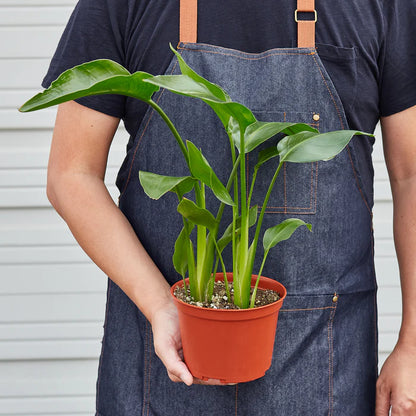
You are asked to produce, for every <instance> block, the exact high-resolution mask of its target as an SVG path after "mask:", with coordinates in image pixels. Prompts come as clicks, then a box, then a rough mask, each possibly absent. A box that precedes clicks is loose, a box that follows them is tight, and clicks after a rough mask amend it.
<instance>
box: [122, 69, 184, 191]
mask: <svg viewBox="0 0 416 416" xmlns="http://www.w3.org/2000/svg"><path fill="white" fill-rule="evenodd" d="M177 64H178V61H176V62H175V65H174V66H173V68H172V71H171V75H172V74H173V72H174V71H175V69H176V66H177ZM164 92H165V90H162V91H161V93H160V95H159V97H158V98H157V100H156V103H157V104H159V101H160V100H161V99H162V96H163V93H164ZM154 114H155V110H152V112H151V114H150V115H149V118H148V119H147V123H146V126H145V127H144V129H143V131H142V134H141V135H140V138H139V140H138V142H137V145H136V148H135V149H134V153H133V159H132V161H131V163H130V169H129V174H128V176H127V180H126V184H125V185H124V188H123V191H122V192H121V193H120V196H119V198H121V197H122V196H123V194H124V192H125V191H126V189H127V185H128V184H129V182H130V178H131V173H132V170H133V164H134V160H135V159H136V154H137V151H138V149H139V146H140V143H141V141H142V139H143V136H144V135H145V133H146V131H147V128H148V126H149V124H150V121H151V120H152V118H153V115H154Z"/></svg>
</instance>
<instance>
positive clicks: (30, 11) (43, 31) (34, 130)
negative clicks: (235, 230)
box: [0, 0, 401, 416]
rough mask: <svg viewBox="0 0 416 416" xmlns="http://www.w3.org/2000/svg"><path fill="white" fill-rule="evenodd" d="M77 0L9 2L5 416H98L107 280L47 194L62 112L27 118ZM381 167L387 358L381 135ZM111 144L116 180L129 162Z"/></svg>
mask: <svg viewBox="0 0 416 416" xmlns="http://www.w3.org/2000/svg"><path fill="white" fill-rule="evenodd" d="M75 3H76V1H75V0H0V75H1V76H0V90H1V91H0V415H66V416H71V415H77V416H84V415H92V414H93V413H94V408H95V407H94V406H95V397H94V395H95V382H96V373H97V366H98V357H99V353H100V348H101V337H102V328H103V320H104V312H105V297H106V296H105V291H106V279H107V278H106V276H104V274H103V273H102V272H100V271H99V270H98V269H97V268H96V267H95V266H94V265H93V264H92V263H91V261H90V260H89V259H88V257H87V256H86V255H85V254H84V253H83V252H82V250H81V249H80V248H79V247H78V246H77V244H76V242H75V240H74V239H73V237H72V236H71V234H70V232H69V231H68V230H67V229H66V226H65V224H64V222H63V221H62V220H61V219H60V218H59V217H58V215H57V214H56V213H55V212H54V211H53V210H52V208H51V207H50V206H49V203H48V201H47V198H46V195H45V184H46V166H47V158H48V148H49V144H50V138H51V133H52V125H53V122H54V117H55V109H49V110H43V111H41V112H36V113H31V114H20V113H18V112H17V110H16V108H17V107H18V106H19V105H21V104H22V103H23V102H24V101H26V99H28V98H29V97H31V96H32V95H33V94H35V93H36V92H37V91H39V89H40V82H41V80H42V78H43V75H44V74H45V72H46V70H47V67H48V63H49V60H50V57H51V56H52V54H53V52H54V50H55V48H56V45H57V43H58V40H59V37H60V34H61V32H62V30H63V27H64V25H65V23H66V21H67V19H68V17H69V15H70V13H71V10H72V8H73V7H74V5H75ZM377 136H378V137H377V144H376V148H375V152H374V162H375V171H376V183H375V193H376V206H375V209H374V218H375V235H376V268H377V272H378V279H379V285H380V289H379V312H380V320H379V325H380V359H381V361H383V360H384V359H385V357H386V355H387V354H388V352H389V351H390V350H391V349H392V348H393V346H394V343H395V340H396V338H397V329H398V327H399V324H400V311H401V302H400V290H399V285H398V270H397V264H396V259H395V257H394V247H393V241H392V230H391V229H392V226H391V215H392V204H391V194H390V188H389V184H388V180H387V172H386V169H385V167H384V162H383V156H382V149H381V141H380V134H379V132H378V134H377ZM126 141H127V137H126V133H125V131H123V130H120V131H119V132H118V134H117V136H116V139H115V141H114V145H113V146H112V150H111V155H110V159H109V169H108V174H107V184H108V186H109V188H110V190H111V192H112V194H113V195H114V196H116V195H117V192H116V189H115V186H114V179H115V175H116V171H117V167H118V166H119V165H120V162H121V160H122V158H123V153H124V146H125V143H126Z"/></svg>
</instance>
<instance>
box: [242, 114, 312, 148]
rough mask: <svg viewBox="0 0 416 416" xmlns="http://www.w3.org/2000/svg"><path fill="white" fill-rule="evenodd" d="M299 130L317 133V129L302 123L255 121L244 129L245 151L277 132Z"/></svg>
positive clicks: (293, 132)
mask: <svg viewBox="0 0 416 416" xmlns="http://www.w3.org/2000/svg"><path fill="white" fill-rule="evenodd" d="M301 131H310V132H314V133H318V130H316V129H314V128H313V127H311V126H309V125H308V124H304V123H278V122H264V121H256V122H255V123H252V124H250V125H249V126H248V127H247V129H246V131H245V152H246V153H249V152H251V151H252V150H253V149H255V148H256V147H257V146H259V145H260V144H262V143H264V142H265V141H267V140H269V139H270V138H272V137H274V136H275V135H276V134H278V133H283V134H292V135H293V134H296V133H299V132H301Z"/></svg>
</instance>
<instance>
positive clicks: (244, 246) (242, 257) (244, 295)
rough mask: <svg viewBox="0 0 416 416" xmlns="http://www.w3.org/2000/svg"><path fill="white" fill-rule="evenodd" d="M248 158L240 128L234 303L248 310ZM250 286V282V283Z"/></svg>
mask: <svg viewBox="0 0 416 416" xmlns="http://www.w3.org/2000/svg"><path fill="white" fill-rule="evenodd" d="M246 183H247V182H246V158H245V143H244V131H243V129H241V127H240V195H241V204H240V205H241V233H240V241H239V247H238V251H237V256H238V260H237V270H236V271H235V270H234V274H233V276H234V303H235V304H236V305H238V306H240V307H241V308H246V307H247V306H248V304H249V300H250V289H248V292H247V276H246V274H247V273H246V271H247V270H246V266H247V258H248V228H249V227H248V215H247V200H246V198H245V195H246V192H247V191H246ZM249 284H250V281H249Z"/></svg>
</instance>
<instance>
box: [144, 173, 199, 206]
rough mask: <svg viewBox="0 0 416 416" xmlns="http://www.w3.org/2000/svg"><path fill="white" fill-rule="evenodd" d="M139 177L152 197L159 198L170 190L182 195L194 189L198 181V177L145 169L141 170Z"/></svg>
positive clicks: (145, 190) (146, 191)
mask: <svg viewBox="0 0 416 416" xmlns="http://www.w3.org/2000/svg"><path fill="white" fill-rule="evenodd" d="M139 179H140V183H141V185H142V187H143V189H144V192H145V193H146V194H147V195H148V196H149V197H150V198H152V199H159V198H160V197H161V196H163V195H165V194H166V193H167V192H169V191H171V192H176V193H178V194H179V196H180V197H182V196H183V195H184V194H185V193H187V192H190V191H191V190H192V188H193V186H194V183H195V182H196V179H194V178H191V177H190V176H181V177H175V176H164V175H157V174H156V173H151V172H144V171H140V172H139Z"/></svg>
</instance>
